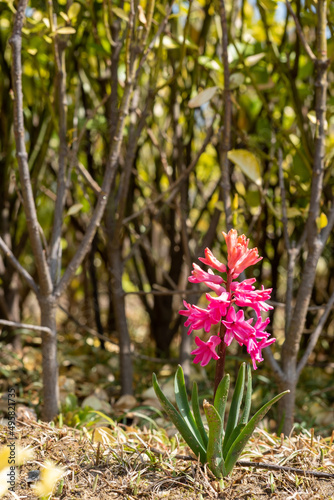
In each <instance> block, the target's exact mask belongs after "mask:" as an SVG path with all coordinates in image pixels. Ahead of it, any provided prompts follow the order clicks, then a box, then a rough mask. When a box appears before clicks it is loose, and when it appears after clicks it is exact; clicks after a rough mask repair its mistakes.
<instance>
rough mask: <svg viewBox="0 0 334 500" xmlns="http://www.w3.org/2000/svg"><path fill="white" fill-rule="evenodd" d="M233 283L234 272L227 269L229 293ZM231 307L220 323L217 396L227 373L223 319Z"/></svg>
mask: <svg viewBox="0 0 334 500" xmlns="http://www.w3.org/2000/svg"><path fill="white" fill-rule="evenodd" d="M231 283H232V273H231V272H230V271H229V269H228V270H227V280H226V291H227V292H228V293H230V292H231ZM230 307H231V306H229V308H228V309H227V311H226V315H225V316H224V317H223V316H222V318H221V323H220V330H219V337H220V338H221V343H220V344H219V348H218V355H219V359H218V360H217V364H216V373H215V387H214V391H213V397H215V395H216V391H217V388H218V386H219V384H220V381H221V380H222V378H223V377H224V374H225V358H226V348H227V344H226V343H225V342H224V336H225V332H226V326H225V325H224V324H223V322H222V320H223V319H224V318H226V316H227V314H228V311H229V309H230Z"/></svg>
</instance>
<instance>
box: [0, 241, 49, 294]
mask: <svg viewBox="0 0 334 500" xmlns="http://www.w3.org/2000/svg"><path fill="white" fill-rule="evenodd" d="M0 250H2V251H3V253H4V255H5V256H6V257H7V258H8V259H9V260H10V263H11V264H12V266H13V267H14V268H15V269H16V270H17V272H18V273H19V274H20V275H21V276H22V278H24V279H25V281H26V282H27V284H28V285H29V287H30V288H31V289H32V290H33V291H34V292H35V294H36V295H38V293H39V290H38V286H37V284H36V282H35V280H34V278H33V277H32V276H31V275H30V274H29V273H28V271H26V270H25V269H24V267H22V266H21V264H20V263H19V261H18V260H17V258H16V257H15V255H14V254H13V252H12V251H11V249H10V248H9V247H8V246H7V245H6V243H5V242H4V240H3V239H2V238H1V237H0Z"/></svg>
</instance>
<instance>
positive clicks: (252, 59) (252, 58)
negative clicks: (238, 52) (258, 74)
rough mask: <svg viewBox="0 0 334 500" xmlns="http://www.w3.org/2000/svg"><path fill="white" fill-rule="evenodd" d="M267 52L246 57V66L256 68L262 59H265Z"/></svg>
mask: <svg viewBox="0 0 334 500" xmlns="http://www.w3.org/2000/svg"><path fill="white" fill-rule="evenodd" d="M265 55H266V54H265V52H259V54H254V55H252V56H249V57H246V59H245V61H244V62H245V65H246V66H255V64H257V63H258V62H259V61H261V59H263V58H264V57H265Z"/></svg>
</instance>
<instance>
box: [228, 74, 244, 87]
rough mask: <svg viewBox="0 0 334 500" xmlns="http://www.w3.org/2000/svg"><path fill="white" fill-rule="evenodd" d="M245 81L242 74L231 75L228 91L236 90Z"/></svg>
mask: <svg viewBox="0 0 334 500" xmlns="http://www.w3.org/2000/svg"><path fill="white" fill-rule="evenodd" d="M244 81H245V75H243V74H242V73H233V74H232V75H231V76H230V89H237V88H238V87H240V85H242V84H243V83H244Z"/></svg>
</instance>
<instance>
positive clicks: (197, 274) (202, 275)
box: [188, 264, 224, 285]
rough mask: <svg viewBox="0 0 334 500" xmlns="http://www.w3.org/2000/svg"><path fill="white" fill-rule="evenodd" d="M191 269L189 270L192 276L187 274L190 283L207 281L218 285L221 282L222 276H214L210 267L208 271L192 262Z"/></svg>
mask: <svg viewBox="0 0 334 500" xmlns="http://www.w3.org/2000/svg"><path fill="white" fill-rule="evenodd" d="M193 268H194V269H193V271H192V272H191V274H192V276H189V278H188V280H189V281H190V283H203V282H209V283H214V284H216V285H220V283H223V281H224V280H223V278H222V277H221V276H216V275H215V274H214V273H213V271H211V269H209V272H206V271H203V269H201V268H200V267H199V266H198V265H197V264H193Z"/></svg>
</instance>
